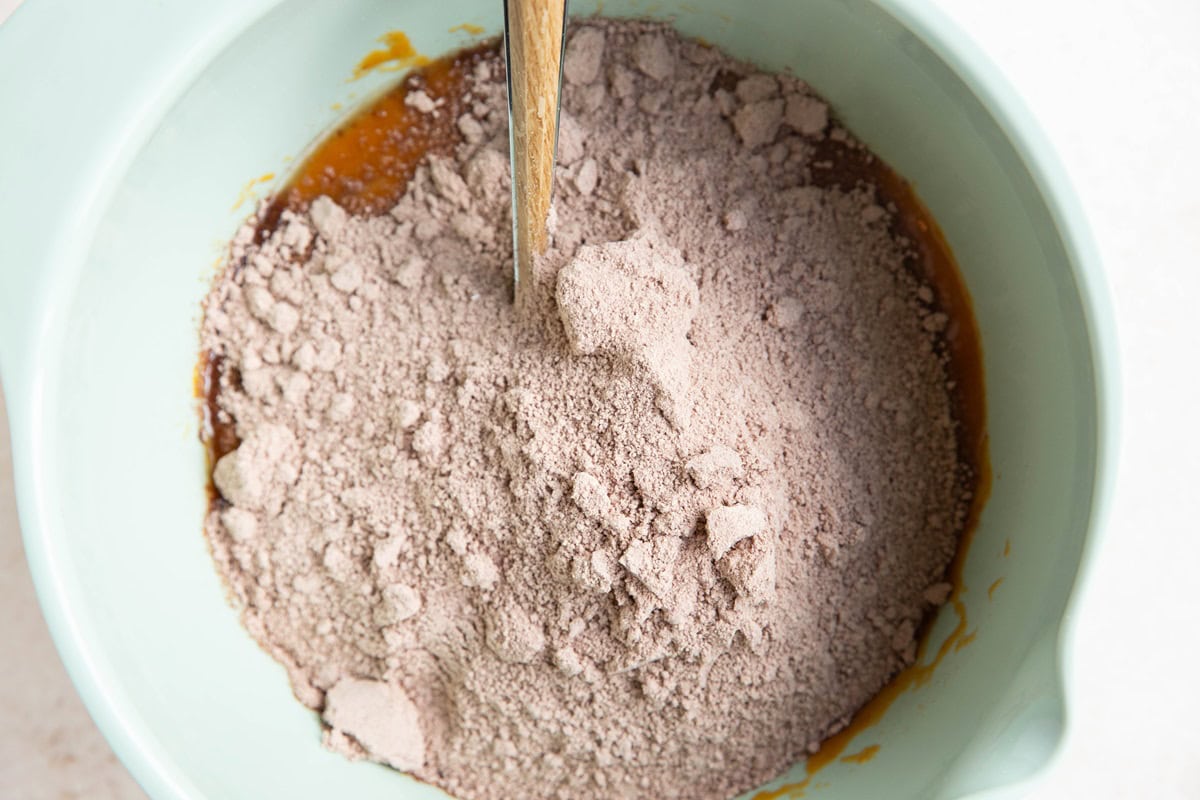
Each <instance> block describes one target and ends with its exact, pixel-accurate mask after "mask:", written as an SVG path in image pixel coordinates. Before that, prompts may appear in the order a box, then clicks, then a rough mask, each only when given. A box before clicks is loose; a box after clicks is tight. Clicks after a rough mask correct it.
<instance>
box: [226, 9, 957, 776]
mask: <svg viewBox="0 0 1200 800" xmlns="http://www.w3.org/2000/svg"><path fill="white" fill-rule="evenodd" d="M739 75H740V76H743V77H741V79H740V80H738V79H733V80H731V76H739ZM466 90H467V92H468V93H469V97H468V102H467V103H466V106H465V107H466V108H467V109H468V112H467V113H466V114H464V115H463V116H462V117H461V118H459V119H458V120H457V128H458V130H459V131H460V132H461V134H462V143H461V145H460V146H458V148H457V150H456V152H455V154H454V156H453V157H452V158H432V157H431V158H429V159H428V161H427V162H425V164H424V165H423V166H421V167H420V168H419V169H418V171H417V174H416V176H415V177H414V178H413V180H412V181H411V182H410V184H409V187H408V189H407V193H406V194H405V195H404V197H403V199H402V200H401V201H400V202H399V204H398V205H396V207H395V208H394V209H393V210H392V211H391V213H390V214H384V215H381V216H376V217H370V218H367V217H358V216H352V215H348V214H347V213H346V212H345V211H344V210H343V209H342V208H340V207H339V206H338V205H336V204H334V203H333V202H332V201H330V200H329V199H328V198H322V199H319V200H318V201H317V202H315V203H313V204H312V207H311V209H310V210H309V211H308V212H307V213H305V214H299V215H298V214H293V213H291V212H285V214H284V216H283V219H282V220H281V221H280V223H279V225H278V226H277V228H276V229H275V231H274V232H273V233H272V234H271V235H270V236H269V237H267V238H266V239H265V241H262V242H261V243H256V242H255V238H254V225H255V223H256V220H251V221H250V223H248V224H247V226H246V227H245V228H244V229H243V230H242V232H241V233H240V234H239V236H238V237H237V239H236V241H235V242H234V245H233V251H232V259H233V262H234V264H235V265H237V268H235V269H231V270H229V271H228V272H227V274H226V275H224V276H223V277H222V278H221V279H220V281H219V283H218V285H217V286H216V287H215V289H214V291H213V293H212V295H211V298H210V300H209V302H208V306H207V313H206V318H205V322H204V328H203V343H204V346H205V348H207V349H209V350H210V351H211V352H212V353H213V354H214V355H215V356H216V357H220V358H223V359H224V360H225V362H224V363H225V365H226V371H225V376H224V378H223V381H222V384H221V386H220V389H219V395H218V397H217V403H218V405H219V406H220V408H221V409H222V414H224V415H228V417H229V418H231V419H232V420H235V421H236V429H237V433H238V435H239V436H240V438H241V445H240V447H238V448H237V449H236V450H235V451H233V452H231V453H229V454H228V455H226V456H224V457H223V458H221V459H220V461H219V462H218V463H217V464H216V467H215V470H214V476H213V477H214V482H215V485H216V486H217V488H218V490H219V491H220V494H221V498H222V500H221V501H219V502H218V503H217V504H216V505H215V506H214V509H213V511H212V513H211V515H210V517H209V519H208V521H207V532H208V535H209V537H210V539H211V542H212V547H213V551H214V554H215V557H216V560H217V563H218V565H219V568H220V570H221V573H222V574H223V576H224V577H225V579H226V580H227V581H228V583H229V586H230V587H231V589H232V592H233V594H234V595H235V597H236V601H237V603H238V604H239V606H240V608H241V609H242V613H243V618H244V621H245V624H246V626H247V627H248V628H249V630H250V631H251V633H252V634H253V635H254V636H255V637H256V638H257V639H258V641H260V642H261V643H262V644H263V645H264V646H265V647H266V648H267V649H269V651H270V652H271V653H272V654H273V655H274V656H275V657H276V658H278V659H279V660H280V661H281V662H283V663H284V664H285V665H287V668H288V670H289V671H290V674H291V680H292V683H293V685H294V688H295V691H296V695H297V696H298V697H299V698H300V700H302V701H303V702H304V703H306V704H307V705H309V706H311V707H312V708H313V709H316V710H317V711H319V712H321V713H322V715H323V718H324V721H325V723H327V726H328V727H327V731H326V743H327V744H328V745H329V746H330V747H332V748H334V749H335V750H338V751H341V752H343V753H346V754H348V755H350V756H351V757H367V758H372V759H375V760H378V761H381V762H384V763H386V764H390V765H392V766H393V767H396V768H397V769H401V770H404V771H407V772H410V773H412V774H413V775H415V776H417V777H419V778H421V779H422V780H425V781H428V782H430V783H433V784H436V785H438V786H440V787H443V788H444V789H446V790H447V791H449V792H451V793H452V794H454V795H455V796H457V797H460V798H471V799H474V798H512V797H564V798H565V797H570V798H579V797H600V796H604V797H610V796H611V797H685V796H686V797H693V798H723V797H728V796H731V795H733V794H736V793H738V792H740V791H745V790H747V789H749V788H751V787H753V786H755V785H758V784H760V783H762V782H764V781H766V780H768V779H770V778H772V777H774V776H776V775H778V774H780V773H781V772H782V771H784V770H785V769H787V768H788V767H789V766H790V765H791V764H793V763H794V762H796V761H797V760H799V759H801V758H803V757H804V755H805V753H807V752H811V751H813V750H814V749H815V747H816V746H817V744H818V743H819V742H820V741H821V740H822V739H823V738H825V737H826V736H828V735H830V734H831V733H832V732H834V731H836V730H838V729H839V728H840V727H841V726H844V725H845V724H846V723H847V720H848V718H849V715H851V713H852V712H853V711H855V710H856V709H857V708H859V707H860V706H861V705H862V704H863V703H864V702H866V701H867V700H868V699H869V698H870V697H871V696H872V695H873V694H874V693H875V692H877V691H878V690H879V689H880V688H881V687H882V686H883V684H884V683H885V682H886V681H887V680H888V678H889V677H890V676H891V675H893V674H894V673H895V672H896V671H897V670H898V669H899V668H901V667H902V666H903V665H905V664H906V663H908V662H910V661H911V660H912V658H913V656H914V652H915V642H914V631H915V630H916V628H917V626H918V625H919V623H920V621H921V620H922V619H923V618H924V617H925V615H926V614H927V613H928V612H929V611H930V610H931V608H932V607H933V606H934V605H936V604H938V603H941V602H944V600H945V598H946V595H947V593H948V592H949V589H950V587H949V585H948V584H946V583H944V582H943V575H944V571H945V569H946V566H947V564H948V562H949V561H950V560H951V558H952V555H953V553H954V550H955V546H956V533H957V531H959V530H960V529H961V527H962V525H963V523H964V519H965V514H966V511H967V507H968V500H969V497H968V492H967V490H966V489H964V486H966V485H967V482H966V480H965V471H966V467H964V465H962V464H961V463H960V462H959V458H958V455H957V449H956V424H955V422H954V420H953V417H952V414H951V399H950V395H949V392H948V388H947V384H948V377H947V372H946V363H945V358H944V356H941V355H939V353H940V349H939V347H938V346H937V340H938V336H939V335H940V333H941V331H942V329H943V328H944V327H945V325H946V322H947V317H946V315H945V314H943V313H941V312H939V311H938V310H937V309H936V308H935V307H933V305H932V297H933V296H932V292H931V289H930V288H929V287H927V286H923V285H921V284H920V283H919V282H918V281H917V279H915V278H914V277H913V276H912V275H911V274H910V272H909V271H907V270H906V269H905V268H904V267H903V262H904V259H905V257H906V256H909V255H911V253H910V248H911V243H909V242H906V241H904V240H902V239H898V238H897V237H896V236H895V235H894V234H892V233H890V232H889V222H890V220H891V217H892V214H893V213H894V209H889V208H884V207H880V206H879V205H876V204H875V202H874V199H873V198H874V194H873V192H872V191H871V190H870V189H869V188H859V189H853V190H846V191H843V190H840V189H836V188H830V189H822V188H818V187H816V186H814V185H812V183H811V181H810V177H811V171H810V170H811V168H812V159H813V158H814V155H813V154H814V149H815V147H816V146H817V144H818V143H819V142H820V141H821V140H822V139H824V138H825V137H834V138H836V139H838V140H842V141H848V142H850V143H851V144H852V145H853V146H855V147H857V146H858V145H854V144H853V142H852V140H850V139H849V138H848V135H847V134H846V132H845V131H843V130H841V129H839V128H837V127H836V126H835V125H832V124H831V123H830V121H829V118H828V109H827V107H826V105H825V104H824V103H823V102H822V101H821V100H820V99H818V98H817V97H816V96H814V95H813V94H812V93H811V91H810V90H809V89H808V88H807V87H806V85H805V84H804V83H802V82H801V81H799V80H797V79H794V78H791V77H788V76H783V75H769V74H762V73H759V72H756V71H755V70H753V69H752V68H750V67H748V66H747V65H745V64H741V63H737V62H734V61H731V60H730V59H728V58H726V57H724V56H723V55H721V54H720V53H719V52H717V51H715V50H714V49H711V48H709V47H706V46H702V45H700V44H698V43H696V42H692V41H688V40H684V39H681V38H680V37H678V36H677V35H676V34H674V33H673V32H672V31H670V30H669V29H666V28H663V27H660V26H657V25H651V24H647V23H633V22H620V23H618V22H589V23H587V24H586V25H584V26H582V27H579V28H577V29H576V31H575V32H574V34H573V36H572V37H571V38H570V40H569V46H568V48H567V51H566V61H565V101H564V102H565V110H564V112H563V116H562V130H561V134H560V140H559V159H560V166H559V168H558V174H557V180H558V186H557V190H556V191H557V195H556V210H555V213H554V215H553V218H552V220H551V232H552V246H551V249H550V251H549V253H548V254H547V255H546V256H545V258H544V259H542V261H541V262H540V263H539V265H538V274H537V280H538V283H537V286H536V288H535V291H534V292H533V299H532V303H531V305H530V308H529V309H528V312H527V313H526V314H524V315H522V318H521V319H520V320H517V319H516V318H515V316H514V312H513V308H512V306H511V304H510V301H509V296H510V290H511V282H510V269H511V240H510V227H509V226H510V221H509V188H508V164H507V147H508V145H507V138H506V128H505V125H506V116H505V102H504V87H503V67H502V64H501V63H500V61H499V60H498V58H496V57H489V58H485V59H483V61H482V63H481V64H480V65H479V67H478V68H477V69H476V70H475V72H474V74H473V75H472V76H471V77H470V78H469V80H468V81H467V88H466ZM409 101H410V104H413V105H414V106H415V107H417V108H419V109H421V110H422V111H423V112H424V113H428V114H438V113H442V112H441V110H440V108H439V104H438V103H436V102H433V101H432V100H431V99H430V98H429V96H428V95H424V94H423V93H422V92H419V91H417V92H414V93H412V94H411V95H410V97H409Z"/></svg>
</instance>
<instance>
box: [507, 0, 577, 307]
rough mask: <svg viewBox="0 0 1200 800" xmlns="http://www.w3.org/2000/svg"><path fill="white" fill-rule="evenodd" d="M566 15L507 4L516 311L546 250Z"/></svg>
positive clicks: (555, 3) (534, 2) (556, 0)
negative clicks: (534, 269)
mask: <svg viewBox="0 0 1200 800" xmlns="http://www.w3.org/2000/svg"><path fill="white" fill-rule="evenodd" d="M566 12H567V3H566V0H504V59H505V64H506V65H507V68H508V142H509V158H510V159H511V163H512V212H513V294H514V301H515V302H516V304H517V306H518V308H519V307H520V306H521V302H522V296H523V295H524V294H525V293H527V290H528V287H529V286H531V285H532V283H533V259H534V257H535V256H537V255H538V254H540V253H543V252H545V249H546V238H547V235H546V217H547V215H548V214H549V212H550V194H551V189H552V188H553V182H554V151H555V145H556V144H557V138H558V107H559V97H560V90H561V86H562V55H563V42H564V39H565V30H566V20H567V13H566Z"/></svg>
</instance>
